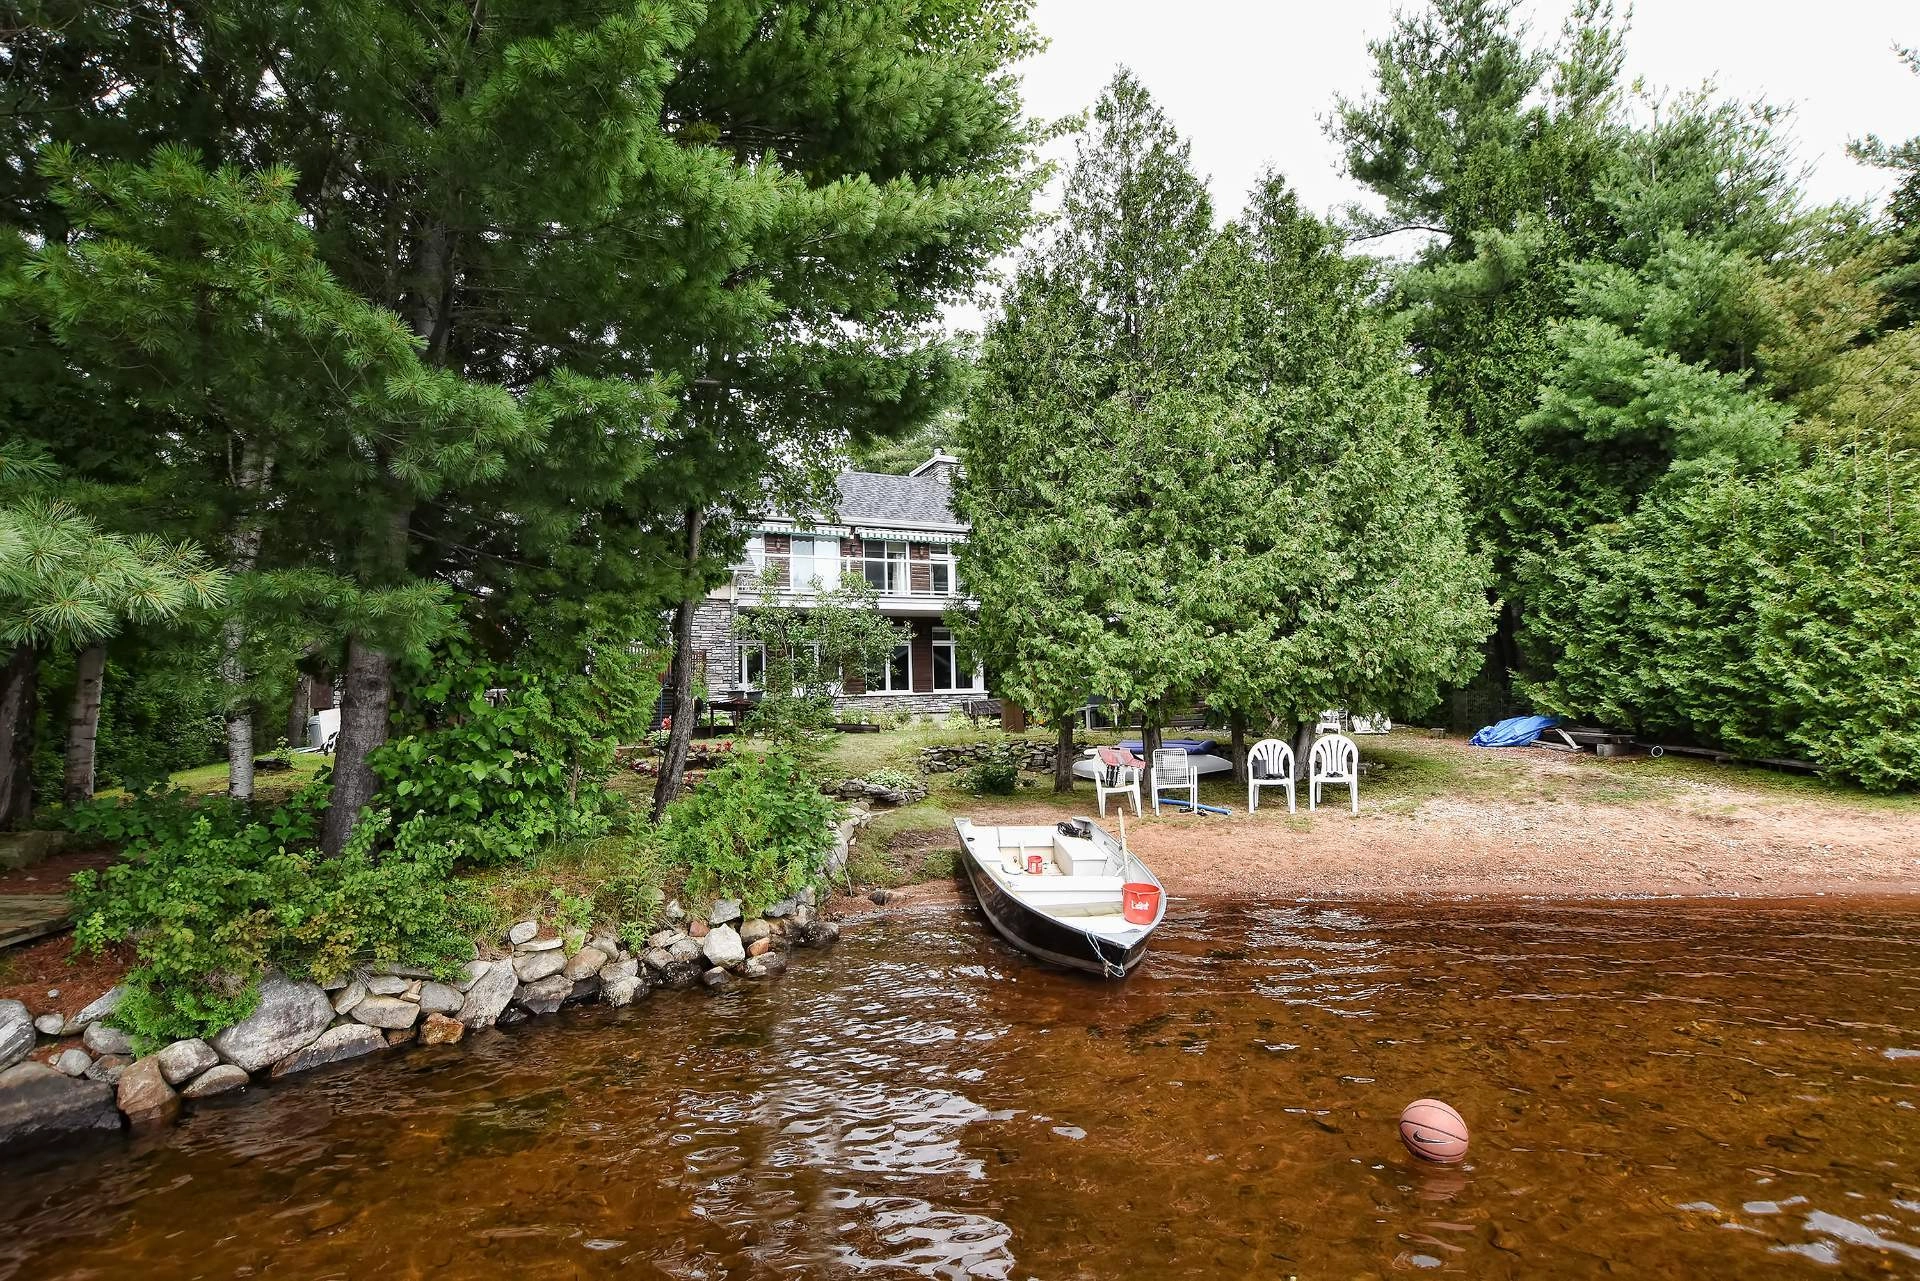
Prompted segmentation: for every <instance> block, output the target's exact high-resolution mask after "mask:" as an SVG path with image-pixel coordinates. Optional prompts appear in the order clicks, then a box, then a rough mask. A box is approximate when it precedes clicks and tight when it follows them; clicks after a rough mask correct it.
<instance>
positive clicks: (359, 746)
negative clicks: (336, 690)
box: [320, 635, 393, 855]
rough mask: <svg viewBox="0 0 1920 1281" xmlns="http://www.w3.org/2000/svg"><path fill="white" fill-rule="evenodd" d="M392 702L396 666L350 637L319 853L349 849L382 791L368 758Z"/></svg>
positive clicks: (384, 737)
mask: <svg viewBox="0 0 1920 1281" xmlns="http://www.w3.org/2000/svg"><path fill="white" fill-rule="evenodd" d="M392 697H393V665H392V661H391V660H390V659H389V658H388V657H387V655H386V654H385V653H384V652H383V651H381V650H378V649H375V648H374V647H373V646H372V645H369V644H368V643H367V642H366V641H364V640H362V639H361V638H360V637H359V636H357V635H356V636H349V637H348V638H347V670H346V694H345V696H344V697H343V698H342V699H341V700H340V740H339V746H338V749H337V751H336V754H335V756H334V760H333V798H332V800H330V801H329V802H328V804H327V819H326V824H325V826H324V827H323V828H322V829H321V832H320V848H321V849H322V850H323V851H324V852H326V853H327V854H329V855H332V854H338V853H339V852H340V851H341V850H343V849H345V848H346V846H347V838H348V837H349V836H351V835H352V834H353V825H354V823H355V821H356V820H358V819H359V817H360V811H361V810H362V809H363V808H364V807H365V806H366V805H367V804H368V803H369V802H371V801H372V800H373V794H374V792H375V791H376V790H378V788H379V780H378V779H377V778H375V777H374V773H373V768H372V767H371V766H370V765H368V764H367V753H369V752H371V751H372V750H373V749H374V748H376V747H378V746H380V745H381V744H382V743H384V742H386V741H387V713H388V709H389V706H390V704H391V702H392Z"/></svg>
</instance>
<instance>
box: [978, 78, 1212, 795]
mask: <svg viewBox="0 0 1920 1281" xmlns="http://www.w3.org/2000/svg"><path fill="white" fill-rule="evenodd" d="M1189 152H1190V148H1189V146H1188V144H1187V143H1186V142H1185V141H1184V140H1183V139H1181V138H1180V136H1179V135H1178V133H1177V132H1176V131H1175V130H1174V128H1173V126H1172V124H1171V123H1170V122H1169V121H1168V120H1167V118H1166V116H1165V114H1164V113H1163V112H1162V111H1161V110H1160V109H1159V107H1158V106H1157V105H1156V104H1155V103H1154V102H1153V100H1152V98H1151V97H1150V96H1149V95H1148V93H1147V91H1146V89H1145V88H1144V86H1142V85H1141V84H1140V82H1139V80H1138V79H1136V78H1135V77H1134V76H1133V75H1132V73H1131V72H1129V71H1127V70H1125V69H1124V68H1123V69H1121V70H1120V71H1119V72H1118V73H1117V74H1116V75H1115V76H1114V79H1113V81H1112V82H1111V83H1110V84H1109V85H1108V86H1107V88H1106V90H1105V91H1104V92H1103V93H1102V94H1101V97H1100V100H1099V101H1098V102H1097V103H1096V104H1095V106H1094V109H1093V112H1092V118H1091V124H1090V128H1089V132H1088V134H1087V136H1086V137H1085V138H1084V139H1083V140H1082V141H1081V142H1080V144H1079V148H1078V151H1077V154H1076V158H1075V161H1074V164H1073V165H1072V167H1071V168H1070V170H1069V171H1068V174H1067V181H1066V188H1065V195H1064V199H1063V206H1062V213H1061V218H1060V222H1059V224H1058V225H1057V226H1056V227H1055V228H1054V230H1053V233H1052V235H1051V237H1050V239H1049V240H1048V241H1047V243H1046V244H1045V245H1044V246H1043V247H1042V248H1041V249H1040V250H1039V251H1038V252H1036V253H1035V254H1034V255H1032V256H1031V257H1030V258H1029V259H1028V261H1027V262H1026V263H1024V264H1023V265H1022V267H1021V269H1020V271H1019V273H1018V275H1017V277H1016V279H1015V281H1014V284H1013V287H1012V289H1011V290H1010V291H1009V293H1008V295H1007V297H1006V299H1005V301H1004V304H1003V308H1002V312H1001V315H1000V316H999V317H998V318H997V319H996V320H995V321H994V322H993V324H992V325H990V326H989V328H988V330H987V334H986V336H985V339H984V340H983V343H982V352H981V357H980V372H979V382H978V384H977V387H976V390H975V393H974V396H973V398H972V400H971V403H970V405H969V409H968V412H967V414H966V416H965V417H964V419H963V420H962V421H961V422H960V423H959V424H958V431H957V439H958V444H959V448H960V455H961V457H962V458H963V459H964V461H965V464H966V465H965V469H964V473H963V475H962V476H961V478H960V479H959V481H958V483H957V484H956V487H955V502H956V504H957V505H958V507H959V509H960V511H961V512H962V513H963V514H964V515H965V516H966V517H967V518H968V519H969V520H970V521H971V522H972V525H973V532H972V534H971V535H970V537H969V541H968V543H967V545H966V547H965V548H964V549H963V550H962V552H961V565H960V573H961V577H962V579H963V580H964V581H965V582H966V583H967V587H968V591H969V592H970V594H972V595H973V596H974V597H975V598H976V599H977V600H978V601H979V609H978V610H977V611H976V612H974V613H971V614H970V615H969V616H967V617H965V618H955V619H954V620H952V621H953V622H954V625H955V626H956V628H957V630H958V632H959V634H960V636H961V637H962V639H963V640H964V642H965V644H966V646H967V648H968V649H969V651H970V652H971V653H973V654H974V655H975V656H977V657H979V658H980V659H982V660H983V661H984V662H985V664H986V666H987V668H988V670H989V671H991V672H992V673H993V674H994V679H995V681H996V683H997V686H998V688H999V689H1000V690H1001V692H1002V693H1004V694H1006V695H1007V696H1009V697H1011V698H1013V699H1015V700H1016V701H1018V702H1020V703H1022V704H1023V705H1025V706H1028V707H1031V708H1034V709H1035V710H1037V711H1041V712H1043V713H1045V714H1047V715H1048V716H1050V717H1051V718H1052V719H1053V721H1054V723H1055V725H1056V726H1057V727H1058V730H1059V736H1060V750H1059V752H1058V753H1057V755H1058V764H1057V768H1056V773H1055V779H1054V785H1055V787H1056V789H1060V790H1065V789H1067V788H1070V787H1071V786H1072V774H1071V769H1072V760H1071V745H1072V734H1073V725H1072V720H1071V716H1070V713H1071V712H1072V710H1073V709H1075V708H1077V707H1079V706H1080V705H1081V704H1083V703H1084V702H1085V701H1086V700H1087V699H1088V698H1089V697H1090V696H1092V695H1094V694H1095V693H1096V692H1097V693H1099V694H1101V695H1103V696H1106V697H1110V698H1116V699H1120V700H1122V701H1123V702H1125V703H1126V704H1128V705H1129V706H1132V707H1136V708H1140V709H1142V710H1143V711H1145V712H1146V715H1147V719H1148V721H1149V729H1148V735H1149V737H1150V738H1152V737H1154V736H1156V735H1157V733H1158V726H1159V724H1160V723H1161V717H1162V716H1163V715H1164V714H1165V713H1166V711H1167V710H1168V709H1171V708H1173V707H1175V706H1177V705H1178V704H1179V703H1180V701H1181V700H1183V699H1186V698H1189V697H1190V696H1191V694H1192V692H1193V691H1192V686H1191V684H1190V681H1189V680H1188V678H1190V676H1191V675H1192V673H1191V671H1190V670H1189V669H1188V668H1186V667H1185V666H1183V665H1182V664H1180V663H1176V662H1174V661H1171V660H1173V659H1174V658H1176V657H1178V656H1180V655H1182V654H1184V653H1185V652H1187V651H1186V650H1185V649H1184V648H1183V644H1182V637H1183V636H1184V635H1185V634H1186V633H1185V632H1183V631H1174V630H1169V624H1170V622H1171V621H1172V619H1173V617H1174V616H1175V615H1174V614H1173V613H1170V612H1167V611H1165V610H1163V609H1162V605H1163V604H1164V602H1163V601H1162V600H1160V599H1158V598H1159V596H1160V594H1161V591H1162V585H1164V588H1165V590H1166V591H1168V592H1172V591H1178V590H1179V584H1180V582H1181V581H1182V580H1181V579H1180V578H1179V577H1178V576H1177V567H1176V566H1173V565H1164V564H1163V565H1161V566H1158V567H1152V566H1147V565H1144V564H1132V563H1128V564H1122V563H1120V560H1119V558H1123V557H1132V556H1135V555H1145V554H1146V553H1145V552H1143V551H1140V550H1139V549H1140V548H1142V547H1144V546H1147V545H1150V543H1151V537H1150V535H1149V533H1148V529H1147V526H1148V525H1150V524H1151V523H1152V521H1153V520H1154V516H1153V510H1152V508H1153V502H1154V493H1155V485H1154V484H1153V483H1151V482H1150V481H1148V480H1147V479H1146V478H1145V476H1144V473H1143V471H1141V470H1135V469H1133V468H1131V467H1130V466H1129V463H1128V460H1129V459H1152V460H1153V461H1154V462H1156V463H1160V462H1165V463H1169V464H1172V463H1175V462H1176V461H1177V460H1176V458H1175V457H1174V456H1173V455H1169V454H1167V453H1166V452H1165V450H1164V448H1163V447H1164V445H1165V444H1166V440H1165V438H1164V436H1159V437H1158V438H1156V434H1157V433H1158V431H1159V429H1160V428H1162V427H1164V426H1165V425H1166V422H1167V419H1166V417H1165V415H1164V414H1161V415H1158V416H1154V415H1148V414H1145V413H1140V412H1137V411H1141V410H1143V409H1144V408H1145V402H1144V399H1143V396H1142V391H1143V388H1144V386H1145V384H1146V382H1147V380H1148V379H1149V378H1150V377H1151V375H1152V373H1153V371H1154V370H1155V368H1156V360H1157V359H1158V353H1157V352H1156V350H1155V349H1154V348H1153V346H1152V345H1151V343H1150V342H1149V341H1148V331H1149V328H1150V326H1151V324H1152V321H1153V317H1154V315H1155V314H1156V312H1157V311H1158V310H1159V309H1160V308H1161V307H1163V306H1164V305H1165V304H1166V302H1167V300H1168V299H1169V298H1171V297H1172V295H1173V293H1174V291H1175V290H1176V289H1177V288H1178V286H1179V283H1180V280H1181V278H1182V276H1183V274H1184V273H1185V271H1186V270H1187V268H1188V267H1189V266H1190V265H1191V263H1192V262H1193V260H1194V258H1195V257H1196V256H1197V255H1198V254H1199V253H1200V251H1201V249H1202V248H1203V247H1204V245H1205V244H1206V241H1207V238H1208V237H1209V236H1210V235H1211V233H1212V211H1211V205H1210V203H1209V200H1208V197H1207V193H1206V188H1205V185H1204V184H1203V183H1202V182H1201V181H1200V179H1199V178H1198V177H1197V176H1196V175H1195V174H1194V173H1193V171H1192V168H1191V165H1190V160H1189ZM1149 572H1156V573H1157V572H1164V573H1165V574H1166V576H1164V577H1145V578H1142V577H1136V576H1135V575H1137V574H1142V573H1149Z"/></svg>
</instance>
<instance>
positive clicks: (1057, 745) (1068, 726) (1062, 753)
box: [1053, 712, 1073, 793]
mask: <svg viewBox="0 0 1920 1281" xmlns="http://www.w3.org/2000/svg"><path fill="white" fill-rule="evenodd" d="M1054 723H1055V724H1057V725H1058V726H1059V727H1060V731H1059V737H1058V738H1057V739H1056V740H1055V741H1054V745H1053V790H1054V791H1055V792H1060V793H1066V792H1071V791H1072V790H1073V713H1072V712H1062V713H1060V714H1059V715H1057V716H1056V717H1055V718H1054Z"/></svg>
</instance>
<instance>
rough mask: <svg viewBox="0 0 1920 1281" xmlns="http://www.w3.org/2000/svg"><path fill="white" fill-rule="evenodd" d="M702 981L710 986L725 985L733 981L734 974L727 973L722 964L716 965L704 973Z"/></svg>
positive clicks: (701, 977)
mask: <svg viewBox="0 0 1920 1281" xmlns="http://www.w3.org/2000/svg"><path fill="white" fill-rule="evenodd" d="M700 981H701V982H702V983H705V984H706V985H707V986H708V987H725V986H726V985H727V984H729V983H731V982H733V975H731V974H729V973H727V971H726V970H725V969H724V968H722V967H721V966H718V965H716V966H714V967H713V968H712V969H710V970H708V971H707V972H706V973H705V974H702V975H701V976H700Z"/></svg>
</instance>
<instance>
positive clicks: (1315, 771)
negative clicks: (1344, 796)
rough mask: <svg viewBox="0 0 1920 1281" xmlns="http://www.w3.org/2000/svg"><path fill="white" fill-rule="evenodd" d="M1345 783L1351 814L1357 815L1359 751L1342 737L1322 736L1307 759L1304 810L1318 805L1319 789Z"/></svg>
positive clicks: (1358, 806) (1353, 744)
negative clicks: (1350, 801)
mask: <svg viewBox="0 0 1920 1281" xmlns="http://www.w3.org/2000/svg"><path fill="white" fill-rule="evenodd" d="M1328 783H1333V784H1336V785H1338V784H1340V783H1345V784H1346V785H1347V790H1348V791H1349V792H1350V793H1351V794H1352V797H1353V812H1354V813H1355V814H1358V813H1359V812H1360V748H1359V747H1358V746H1357V745H1355V743H1354V741H1353V740H1352V739H1350V738H1348V737H1347V736H1346V735H1345V734H1326V735H1323V736H1322V737H1321V738H1319V739H1318V740H1317V741H1315V743H1314V745H1313V752H1312V753H1311V754H1310V755H1309V756H1308V757H1307V808H1308V809H1310V810H1311V809H1317V808H1319V805H1320V789H1321V788H1322V787H1323V786H1324V785H1326V784H1328Z"/></svg>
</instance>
